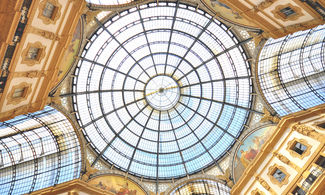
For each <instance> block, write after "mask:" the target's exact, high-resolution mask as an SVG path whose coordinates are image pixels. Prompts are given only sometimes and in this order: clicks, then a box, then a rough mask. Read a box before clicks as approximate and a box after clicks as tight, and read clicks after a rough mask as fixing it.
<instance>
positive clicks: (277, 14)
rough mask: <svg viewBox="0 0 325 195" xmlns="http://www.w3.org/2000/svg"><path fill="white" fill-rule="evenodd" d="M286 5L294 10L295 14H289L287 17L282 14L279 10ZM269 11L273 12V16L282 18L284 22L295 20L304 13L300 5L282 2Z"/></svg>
mask: <svg viewBox="0 0 325 195" xmlns="http://www.w3.org/2000/svg"><path fill="white" fill-rule="evenodd" d="M286 7H290V8H291V9H292V10H293V11H294V12H295V14H293V15H290V16H288V17H286V16H285V15H284V14H282V13H281V11H280V10H282V9H284V8H286ZM271 12H272V13H273V15H274V17H275V18H277V19H280V20H282V21H284V22H286V21H295V20H297V19H298V18H300V16H303V15H304V14H303V13H302V9H301V8H300V7H298V6H294V5H292V4H290V3H287V4H284V5H278V6H276V7H275V9H274V10H272V11H271Z"/></svg>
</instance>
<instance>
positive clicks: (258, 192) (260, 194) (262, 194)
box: [251, 188, 265, 195]
mask: <svg viewBox="0 0 325 195" xmlns="http://www.w3.org/2000/svg"><path fill="white" fill-rule="evenodd" d="M256 194H259V195H265V193H264V192H262V191H260V190H259V189H258V188H256V189H255V190H253V191H252V192H251V195H256Z"/></svg>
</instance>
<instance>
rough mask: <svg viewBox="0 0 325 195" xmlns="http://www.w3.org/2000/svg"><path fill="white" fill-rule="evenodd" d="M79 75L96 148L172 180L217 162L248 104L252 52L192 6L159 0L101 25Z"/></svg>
mask: <svg viewBox="0 0 325 195" xmlns="http://www.w3.org/2000/svg"><path fill="white" fill-rule="evenodd" d="M96 21H97V24H98V26H99V28H98V30H97V31H96V32H94V33H93V35H92V36H91V37H90V38H89V39H90V41H89V42H88V43H87V44H86V46H85V47H84V51H83V52H82V55H81V57H80V61H79V63H78V66H77V68H76V70H75V75H76V77H75V78H74V81H73V83H74V84H73V91H74V94H75V95H74V97H73V103H74V109H75V111H76V117H77V120H78V122H79V125H80V126H81V128H82V129H83V130H82V131H83V134H84V135H85V137H86V140H87V141H88V142H89V143H90V146H91V147H92V148H93V149H94V150H95V151H96V152H97V154H98V157H97V159H96V160H95V161H94V162H90V163H91V164H92V165H94V164H96V162H97V161H98V160H99V159H104V160H105V161H107V162H108V163H110V164H114V166H115V167H117V168H119V169H121V170H123V171H125V172H128V173H130V174H133V175H136V176H139V177H144V178H148V179H157V178H158V179H171V178H178V177H183V176H186V175H189V174H193V173H196V172H198V171H200V170H202V169H204V168H207V167H209V166H211V165H213V164H216V163H217V161H218V159H220V158H221V157H222V156H223V155H224V154H225V153H226V151H227V150H229V149H230V148H231V146H232V145H233V144H234V142H235V139H236V138H238V136H239V135H240V133H241V132H242V130H243V128H244V127H243V126H244V124H246V122H247V118H248V115H249V111H250V107H251V100H252V97H251V94H250V93H251V92H252V86H251V80H250V76H251V74H250V70H249V65H248V63H247V62H246V59H247V58H246V55H245V53H244V50H243V48H242V47H241V45H240V44H239V40H238V39H237V38H236V37H235V36H234V34H233V33H232V32H231V30H229V29H228V27H227V26H226V25H224V24H223V23H221V22H220V21H218V20H216V19H214V18H213V17H212V16H210V15H209V14H207V13H206V12H204V11H202V10H200V9H196V8H195V7H192V6H189V5H185V4H176V3H171V2H168V3H165V2H159V5H157V4H156V3H150V4H147V5H141V6H139V7H138V8H131V9H129V10H127V11H123V12H121V13H119V14H118V15H115V16H113V17H112V18H110V19H109V20H107V21H105V22H102V21H99V20H96Z"/></svg>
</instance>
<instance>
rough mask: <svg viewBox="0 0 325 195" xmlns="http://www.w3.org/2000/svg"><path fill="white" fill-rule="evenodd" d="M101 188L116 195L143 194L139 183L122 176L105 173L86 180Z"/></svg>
mask: <svg viewBox="0 0 325 195" xmlns="http://www.w3.org/2000/svg"><path fill="white" fill-rule="evenodd" d="M88 183H89V184H90V185H93V186H95V187H97V188H100V189H102V190H107V191H109V192H111V193H113V194H116V195H145V194H146V193H145V192H144V191H143V190H142V189H141V187H140V186H139V185H137V184H136V183H135V182H133V181H131V180H130V179H127V178H125V177H122V176H116V175H105V176H100V177H96V178H94V179H91V180H90V181H89V182H88Z"/></svg>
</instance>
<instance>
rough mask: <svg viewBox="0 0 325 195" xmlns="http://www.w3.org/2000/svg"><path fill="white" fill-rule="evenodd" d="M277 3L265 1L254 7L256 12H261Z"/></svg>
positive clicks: (271, 0) (270, 0)
mask: <svg viewBox="0 0 325 195" xmlns="http://www.w3.org/2000/svg"><path fill="white" fill-rule="evenodd" d="M276 1H277V0H265V1H263V2H261V3H260V4H258V5H256V6H254V12H259V11H261V10H264V9H266V8H268V7H270V6H271V5H272V4H273V3H274V2H276Z"/></svg>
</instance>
